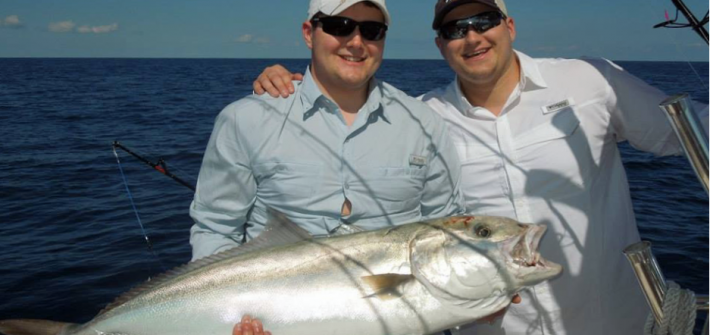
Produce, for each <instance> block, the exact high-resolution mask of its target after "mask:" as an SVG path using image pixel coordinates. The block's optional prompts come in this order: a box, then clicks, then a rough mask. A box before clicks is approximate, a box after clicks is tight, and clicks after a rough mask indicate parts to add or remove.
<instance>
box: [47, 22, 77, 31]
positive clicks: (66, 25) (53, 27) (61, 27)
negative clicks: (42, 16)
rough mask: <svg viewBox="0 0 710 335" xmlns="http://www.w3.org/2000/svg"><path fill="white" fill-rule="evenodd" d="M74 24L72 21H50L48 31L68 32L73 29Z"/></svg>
mask: <svg viewBox="0 0 710 335" xmlns="http://www.w3.org/2000/svg"><path fill="white" fill-rule="evenodd" d="M75 26H76V24H75V23H74V22H73V21H62V22H52V23H50V24H49V31H51V32H53V33H68V32H71V31H72V30H74V27H75Z"/></svg>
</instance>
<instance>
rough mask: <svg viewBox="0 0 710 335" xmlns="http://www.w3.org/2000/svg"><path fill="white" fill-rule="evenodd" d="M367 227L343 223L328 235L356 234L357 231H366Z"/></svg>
mask: <svg viewBox="0 0 710 335" xmlns="http://www.w3.org/2000/svg"><path fill="white" fill-rule="evenodd" d="M364 231H365V229H364V228H361V227H358V226H355V225H351V224H341V225H339V226H337V227H335V229H333V230H331V231H330V233H329V234H328V236H343V235H350V234H355V233H361V232H364Z"/></svg>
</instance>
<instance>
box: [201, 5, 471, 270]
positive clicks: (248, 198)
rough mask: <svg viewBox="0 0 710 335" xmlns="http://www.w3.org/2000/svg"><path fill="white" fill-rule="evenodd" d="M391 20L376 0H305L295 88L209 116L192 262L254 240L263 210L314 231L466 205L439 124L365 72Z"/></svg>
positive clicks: (455, 210)
mask: <svg viewBox="0 0 710 335" xmlns="http://www.w3.org/2000/svg"><path fill="white" fill-rule="evenodd" d="M389 22H390V18H389V13H388V11H387V8H386V6H385V1H384V0H376V1H375V0H372V1H362V0H312V1H311V4H310V8H309V12H308V19H307V20H306V21H305V22H304V23H303V25H302V31H303V37H304V40H305V42H306V45H307V46H308V47H309V48H310V49H311V52H312V59H311V63H310V66H309V67H308V68H307V70H306V75H305V76H304V79H303V81H302V82H301V83H300V84H299V85H297V86H296V88H295V93H294V94H293V95H292V96H291V97H290V98H288V99H275V98H271V97H268V96H248V97H245V98H243V99H241V100H239V101H236V102H234V103H232V104H230V105H229V106H227V107H226V108H225V109H224V110H223V111H222V112H221V113H220V114H219V116H218V117H217V120H216V122H215V126H214V130H213V132H212V136H211V138H210V141H209V144H208V146H207V149H206V151H205V154H204V159H203V163H202V167H201V170H200V174H199V180H198V183H197V191H196V193H195V197H194V200H193V202H192V205H191V207H190V215H191V216H192V217H193V219H194V220H195V224H194V226H193V227H192V229H191V236H190V243H191V244H192V247H193V260H196V259H199V258H202V257H206V256H209V255H211V254H215V253H218V252H220V251H223V250H227V249H230V248H233V247H235V246H238V245H240V244H241V243H243V242H245V241H248V240H250V239H252V238H254V237H255V236H256V235H258V234H259V233H261V232H262V231H263V229H264V226H265V225H266V222H267V220H268V218H269V209H272V210H275V211H278V212H281V213H283V214H284V215H285V216H286V217H287V218H288V219H290V220H291V221H293V222H294V223H296V224H297V225H299V226H300V227H302V228H304V229H306V230H308V231H309V232H310V233H312V234H314V235H326V234H329V233H332V232H334V231H335V230H337V229H341V228H342V226H351V227H353V228H352V229H354V230H370V229H377V228H382V227H386V226H390V225H394V224H398V223H406V222H413V221H419V220H424V219H428V218H436V217H443V216H451V215H455V214H459V213H462V212H463V206H462V197H461V195H460V193H459V187H458V183H459V179H460V164H459V161H458V156H457V154H456V151H455V149H454V147H453V145H452V144H451V142H450V138H449V136H448V132H447V131H446V124H445V122H444V121H443V119H442V118H441V117H440V116H438V115H436V113H433V112H432V111H431V109H429V107H427V106H426V104H424V103H422V102H421V101H418V100H417V99H414V98H411V97H409V96H407V95H406V94H405V93H403V92H401V91H399V90H397V89H395V88H393V87H392V86H390V85H388V84H386V83H384V82H381V81H378V80H376V79H375V78H374V74H375V72H376V71H377V69H378V68H379V66H380V64H381V62H382V54H383V50H384V46H385V36H386V32H387V25H388V24H389ZM351 231H352V230H351Z"/></svg>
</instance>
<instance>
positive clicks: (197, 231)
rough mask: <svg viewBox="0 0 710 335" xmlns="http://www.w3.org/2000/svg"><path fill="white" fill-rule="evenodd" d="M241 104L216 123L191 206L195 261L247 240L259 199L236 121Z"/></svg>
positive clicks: (227, 111)
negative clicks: (249, 217) (248, 224)
mask: <svg viewBox="0 0 710 335" xmlns="http://www.w3.org/2000/svg"><path fill="white" fill-rule="evenodd" d="M238 106H239V105H238V104H233V105H230V106H228V107H227V108H225V109H224V110H223V111H222V112H221V113H220V115H219V116H218V117H217V120H216V121H215V126H214V130H213V131H212V135H211V137H210V141H209V143H208V145H207V149H206V151H205V155H204V158H203V162H202V167H201V168H200V175H199V179H198V182H197V191H196V192H195V197H194V200H193V202H192V204H191V206H190V216H191V217H192V218H193V220H194V221H195V224H194V225H193V227H192V229H191V230H190V244H191V245H192V259H193V260H196V259H199V258H202V257H205V256H209V255H211V254H214V253H217V252H220V251H223V250H226V249H229V248H232V247H235V246H237V245H239V244H241V243H242V241H243V240H244V235H245V232H244V225H245V222H246V218H247V214H248V213H249V210H250V209H251V207H252V206H253V204H254V202H255V198H256V182H255V180H254V175H253V173H252V170H251V165H250V159H249V152H248V151H247V150H245V149H244V139H242V138H240V136H239V135H240V134H239V131H238V128H237V122H236V120H235V117H236V114H237V113H238V109H239V107H238Z"/></svg>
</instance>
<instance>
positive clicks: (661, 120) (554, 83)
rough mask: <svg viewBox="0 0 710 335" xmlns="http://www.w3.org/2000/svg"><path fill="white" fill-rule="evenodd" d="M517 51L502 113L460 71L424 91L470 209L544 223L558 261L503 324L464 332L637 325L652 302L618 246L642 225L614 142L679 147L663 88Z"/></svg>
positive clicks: (606, 65) (629, 330)
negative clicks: (472, 98)
mask: <svg viewBox="0 0 710 335" xmlns="http://www.w3.org/2000/svg"><path fill="white" fill-rule="evenodd" d="M517 57H518V59H519V61H520V65H521V70H522V74H521V80H520V83H519V84H518V86H517V88H516V89H515V90H514V92H513V93H512V94H511V96H510V97H509V99H508V101H507V103H506V104H505V107H504V108H503V111H502V113H501V114H500V115H499V116H496V115H494V114H493V113H491V112H490V111H488V110H486V109H484V108H481V107H475V106H472V105H471V104H470V103H469V102H468V100H467V99H466V98H465V97H464V96H463V94H462V92H461V90H460V87H459V84H458V80H456V81H454V82H453V83H452V84H450V85H449V86H447V87H444V88H441V89H437V90H434V91H432V92H430V93H428V94H426V95H424V96H423V97H422V99H423V100H424V101H425V102H427V103H428V104H429V106H431V107H432V108H433V109H434V110H436V111H437V112H438V113H439V114H440V115H442V116H443V117H444V118H445V119H446V120H447V121H448V123H449V130H450V132H451V136H452V139H453V143H454V145H455V146H456V149H457V150H458V153H459V158H460V160H461V163H462V184H461V185H462V191H463V193H464V197H465V201H466V208H467V210H468V211H469V212H471V213H475V214H481V215H483V214H485V215H499V216H507V217H512V218H517V219H518V220H519V221H522V222H532V223H540V224H546V225H547V226H548V232H547V235H546V236H545V237H544V238H543V241H542V243H541V246H540V250H541V253H542V255H543V256H544V257H546V258H547V259H550V260H551V261H554V262H557V263H560V264H562V265H563V266H564V272H563V275H561V276H560V277H558V278H556V279H553V280H551V281H549V282H546V283H543V284H541V285H538V286H536V287H535V288H534V289H533V290H532V291H531V292H529V293H525V294H522V298H523V302H522V303H521V304H519V305H512V306H511V308H510V309H509V311H508V313H507V314H506V316H505V317H504V319H503V321H502V324H501V323H500V322H498V323H496V324H494V325H490V326H489V325H476V326H474V328H473V331H469V330H467V331H464V333H471V334H473V333H475V334H477V335H480V334H502V333H505V334H574V335H580V334H594V335H598V334H619V335H622V334H623V335H628V334H641V333H642V331H643V322H644V320H645V318H646V316H647V315H648V312H649V309H648V307H647V304H646V301H645V300H644V297H643V295H642V292H641V290H640V288H639V285H638V284H637V281H636V279H635V277H634V275H633V271H632V269H631V267H630V265H629V264H628V262H627V261H626V259H625V258H624V256H623V253H622V250H623V249H624V248H625V247H626V246H628V245H629V244H632V243H634V242H637V241H638V240H639V234H638V230H637V227H636V222H635V219H634V213H633V208H632V204H631V197H630V195H629V186H628V182H627V179H626V173H625V171H624V168H623V165H622V162H621V157H620V155H619V150H618V148H617V142H622V141H629V142H630V144H631V145H632V146H634V147H635V148H637V149H640V150H643V151H647V152H652V153H655V154H658V155H668V154H679V153H680V152H681V148H680V145H679V144H678V142H677V140H676V137H675V134H674V133H673V131H672V129H671V127H670V125H669V123H668V121H667V119H666V116H665V115H663V112H662V111H661V110H660V109H659V108H658V105H659V102H661V101H662V100H663V99H664V98H665V94H664V93H663V92H661V91H659V90H657V89H655V88H653V87H651V86H649V85H647V84H645V83H644V82H642V81H641V80H639V79H638V78H636V77H634V76H632V75H630V74H628V73H627V72H625V71H624V70H623V69H621V68H620V67H618V66H617V65H615V64H613V63H611V62H609V61H606V60H601V59H596V60H566V59H532V58H530V57H528V56H526V55H524V54H522V53H517ZM704 113H705V116H704V118H703V119H704V121H705V122H706V127H707V108H705V111H704ZM693 182H694V181H693Z"/></svg>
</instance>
